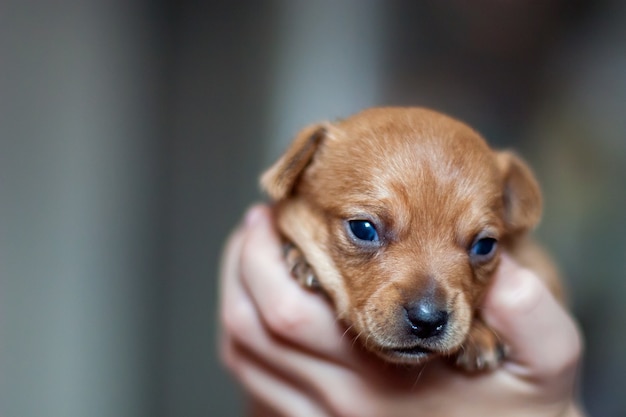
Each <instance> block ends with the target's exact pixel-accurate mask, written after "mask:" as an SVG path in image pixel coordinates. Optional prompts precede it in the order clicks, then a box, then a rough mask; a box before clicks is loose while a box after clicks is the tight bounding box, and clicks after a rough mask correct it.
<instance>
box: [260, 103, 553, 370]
mask: <svg viewBox="0 0 626 417" xmlns="http://www.w3.org/2000/svg"><path fill="white" fill-rule="evenodd" d="M261 184H262V187H263V188H264V189H265V191H266V192H267V193H268V194H269V196H270V197H271V198H272V199H273V200H274V202H275V203H274V213H275V216H276V221H277V225H278V228H279V229H280V232H281V233H282V235H283V236H284V239H285V241H286V242H287V246H286V247H287V250H286V255H287V260H288V262H289V264H290V267H291V268H292V271H293V273H294V275H295V276H296V277H297V278H298V279H299V280H301V281H302V283H303V284H304V285H306V286H308V287H318V288H321V290H322V291H323V292H324V293H326V294H327V295H328V296H329V298H330V300H331V301H332V303H333V304H334V307H335V309H336V312H337V314H338V317H339V318H340V319H341V320H343V321H344V322H345V323H346V325H347V326H349V327H350V328H351V329H352V330H353V331H354V333H355V335H356V336H357V337H358V338H359V339H361V340H362V341H363V343H364V346H365V347H366V348H367V349H368V350H371V351H372V352H374V353H376V354H377V355H379V356H381V357H382V358H384V359H385V360H387V361H391V362H395V363H404V364H419V363H422V362H423V361H425V360H426V359H428V358H431V357H434V356H448V357H451V358H452V359H453V360H454V361H455V363H456V364H457V365H458V366H460V367H461V368H463V369H465V370H468V371H477V370H482V369H493V368H494V367H496V366H497V365H498V364H499V362H500V361H501V360H502V357H503V354H504V348H503V346H501V344H500V343H499V340H498V337H497V335H496V334H495V333H494V332H493V331H492V330H491V329H489V328H488V327H487V326H486V324H485V322H484V321H483V320H482V318H481V316H480V305H481V301H482V299H483V296H484V294H485V292H486V290H487V288H488V286H489V282H490V279H491V276H492V275H493V274H494V271H495V270H496V268H497V266H498V261H499V258H500V255H501V253H502V252H503V251H506V252H507V253H510V254H511V255H512V256H513V257H514V258H516V259H517V260H518V261H520V262H522V263H523V264H525V265H526V266H529V267H534V269H537V270H538V271H539V273H540V274H541V275H542V276H543V277H545V279H546V280H547V281H548V284H549V286H550V287H551V288H552V290H553V291H554V293H555V294H557V296H558V295H559V294H560V286H559V282H558V278H557V276H556V273H555V272H554V270H553V268H552V267H551V263H550V261H549V259H548V258H547V257H546V256H545V255H544V254H543V252H542V251H541V250H540V249H538V248H537V247H536V246H535V245H534V243H532V242H531V241H530V240H529V239H527V238H526V236H525V235H526V233H527V232H528V231H529V230H530V229H532V228H533V227H534V226H535V225H536V224H537V223H538V221H539V218H540V215H541V208H542V202H541V194H540V190H539V186H538V184H537V181H536V180H535V178H534V177H533V175H532V173H531V171H530V169H529V168H528V167H527V166H526V164H525V163H524V162H522V161H521V160H520V159H519V158H518V157H517V156H515V155H514V154H512V153H510V152H496V151H493V150H492V149H490V148H489V146H488V145H487V143H486V142H485V141H484V140H483V139H482V138H481V137H480V135H479V134H478V133H476V132H475V131H474V130H472V129H471V128H469V127H468V126H466V125H464V124H463V123H461V122H459V121H456V120H453V119H451V118H450V117H447V116H445V115H442V114H439V113H437V112H434V111H431V110H427V109H420V108H373V109H369V110H365V111H362V112H360V113H358V114H356V115H354V116H352V117H349V118H347V119H345V120H341V121H338V122H336V123H321V124H316V125H313V126H309V127H307V128H305V129H304V130H302V131H301V132H300V133H299V134H298V135H297V137H296V138H295V140H294V142H293V144H292V145H291V146H290V147H289V149H288V150H287V151H286V153H285V154H284V155H283V156H282V157H281V158H280V159H279V160H278V161H277V162H276V163H275V164H274V165H273V166H272V167H271V168H270V169H269V170H268V171H267V172H265V173H264V175H263V176H262V178H261ZM528 261H530V262H528Z"/></svg>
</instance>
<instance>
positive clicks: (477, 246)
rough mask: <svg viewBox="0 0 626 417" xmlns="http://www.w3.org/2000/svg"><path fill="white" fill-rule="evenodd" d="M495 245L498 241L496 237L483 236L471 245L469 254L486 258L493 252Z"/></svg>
mask: <svg viewBox="0 0 626 417" xmlns="http://www.w3.org/2000/svg"><path fill="white" fill-rule="evenodd" d="M497 246H498V241H497V240H496V239H494V238H492V237H484V238H482V239H478V240H477V241H476V242H475V243H474V244H473V245H472V247H471V249H470V254H471V255H472V256H476V257H479V258H486V257H488V256H490V255H492V254H493V253H494V252H495V250H496V247H497Z"/></svg>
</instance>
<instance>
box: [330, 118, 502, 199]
mask: <svg viewBox="0 0 626 417" xmlns="http://www.w3.org/2000/svg"><path fill="white" fill-rule="evenodd" d="M327 148H328V149H327V150H326V152H324V153H325V155H324V157H325V158H324V159H327V161H325V164H328V165H327V167H329V168H331V169H329V172H332V173H342V174H344V175H343V176H342V178H346V179H347V178H349V181H350V185H351V186H352V187H357V188H361V187H364V188H368V187H374V188H373V189H372V190H371V191H369V192H368V193H376V192H378V193H383V194H384V193H386V192H389V191H390V190H392V189H393V188H394V187H398V186H404V188H409V189H411V188H414V187H417V186H420V187H421V188H423V187H428V186H431V187H432V186H438V187H441V186H445V187H446V188H453V189H454V188H457V189H458V188H473V187H474V186H475V187H479V188H480V187H484V186H485V184H486V183H489V182H491V181H493V179H494V177H497V172H496V164H495V159H494V153H493V151H492V150H491V149H490V148H489V147H488V145H487V144H486V142H485V141H484V140H483V139H482V138H481V137H480V135H478V133H476V132H475V131H474V130H472V129H471V128H469V127H468V126H466V125H464V124H463V123H460V122H458V121H456V120H454V119H451V118H449V117H447V116H444V115H441V114H439V113H436V112H432V111H428V110H422V109H410V110H407V109H374V110H368V111H365V112H362V113H359V114H357V115H356V116H353V117H352V118H350V119H347V120H345V121H343V122H341V123H340V124H339V125H338V126H337V129H336V131H334V132H332V133H331V137H330V138H329V140H328V143H327ZM362 191H364V192H365V191H366V190H362ZM479 191H480V190H479V189H477V190H475V192H479ZM380 197H384V195H381V196H380Z"/></svg>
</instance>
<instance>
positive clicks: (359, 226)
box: [348, 220, 378, 242]
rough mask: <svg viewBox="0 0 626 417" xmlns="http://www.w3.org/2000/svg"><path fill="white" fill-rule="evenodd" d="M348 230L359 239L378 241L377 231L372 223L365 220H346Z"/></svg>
mask: <svg viewBox="0 0 626 417" xmlns="http://www.w3.org/2000/svg"><path fill="white" fill-rule="evenodd" d="M348 225H349V226H350V231H351V232H352V234H353V235H354V237H356V238H357V239H359V240H365V241H367V242H376V241H378V232H376V228H375V227H374V225H373V224H372V223H371V222H369V221H367V220H350V221H349V222H348Z"/></svg>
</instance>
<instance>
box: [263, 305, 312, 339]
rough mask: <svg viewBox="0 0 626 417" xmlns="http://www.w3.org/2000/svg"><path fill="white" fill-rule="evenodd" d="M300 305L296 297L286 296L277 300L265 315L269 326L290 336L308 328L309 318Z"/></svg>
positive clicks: (276, 331)
mask: <svg viewBox="0 0 626 417" xmlns="http://www.w3.org/2000/svg"><path fill="white" fill-rule="evenodd" d="M299 307H300V305H299V303H298V302H297V299H296V298H295V297H285V298H281V299H280V300H276V302H274V303H273V304H272V308H271V309H270V310H269V311H267V312H266V315H265V320H266V322H267V325H268V327H269V328H270V329H271V330H272V331H273V332H275V333H278V334H280V335H282V336H289V335H292V334H293V333H295V332H298V331H299V330H301V329H303V328H306V327H307V325H308V322H309V319H308V318H307V317H306V315H305V314H304V313H303V311H302V309H300V308H299Z"/></svg>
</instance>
